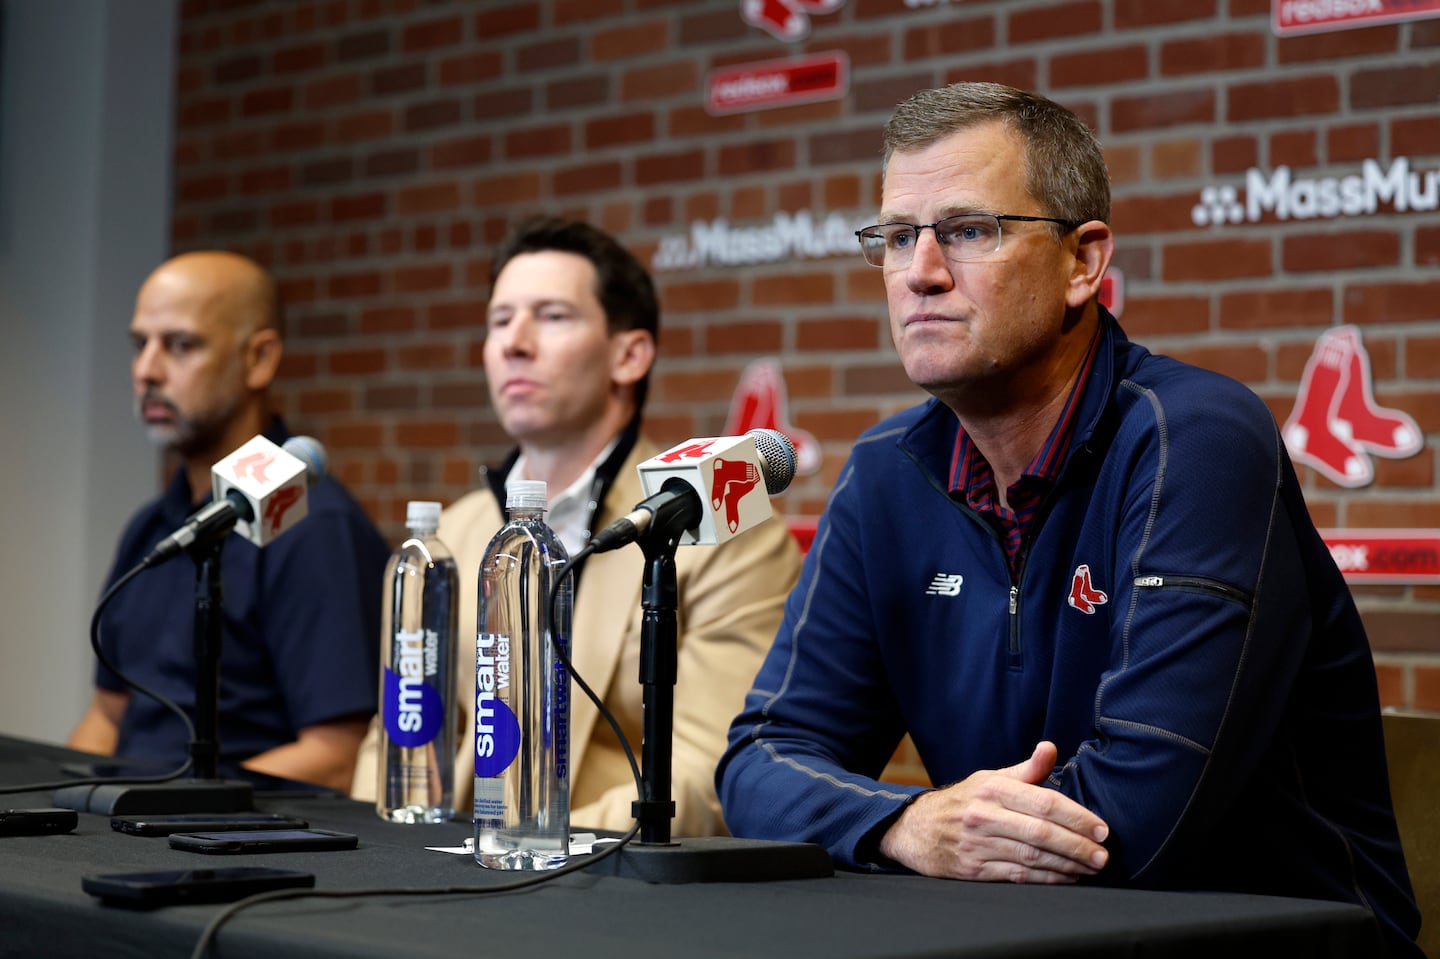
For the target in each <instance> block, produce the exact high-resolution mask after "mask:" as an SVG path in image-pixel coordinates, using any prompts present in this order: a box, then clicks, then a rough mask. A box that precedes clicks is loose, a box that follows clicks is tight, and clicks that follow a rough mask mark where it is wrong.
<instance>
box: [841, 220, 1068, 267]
mask: <svg viewBox="0 0 1440 959" xmlns="http://www.w3.org/2000/svg"><path fill="white" fill-rule="evenodd" d="M1001 220H1019V221H1021V222H1024V223H1058V224H1060V225H1061V226H1063V227H1064V228H1065V232H1067V233H1068V232H1070V231H1071V230H1073V229H1075V228H1076V227H1077V226H1079V225H1080V224H1079V223H1077V222H1075V221H1074V220H1057V219H1056V218H1055V217H1053V216H1009V215H1007V214H1002V213H961V214H958V215H956V216H947V217H945V218H944V219H943V220H936V221H935V222H934V223H877V224H875V225H874V226H867V227H866V228H865V229H863V230H856V231H855V235H856V236H857V237H859V238H860V252H861V253H863V254H864V255H865V262H866V263H869V264H870V265H871V266H878V267H883V268H884V269H887V270H899V269H904V268H905V267H907V266H909V265H910V261H911V260H912V259H913V258H914V256H915V244H917V243H919V242H920V231H921V230H927V229H928V230H931V231H933V232H934V233H935V242H937V243H939V244H940V249H942V250H944V251H945V257H946V259H948V260H950V261H951V262H952V263H958V262H960V261H962V260H974V259H978V258H980V257H982V256H985V255H987V254H990V253H994V252H995V251H996V250H998V249H1000V241H1001V240H1002V239H1003V234H1002V231H1001V229H1000V221H1001Z"/></svg>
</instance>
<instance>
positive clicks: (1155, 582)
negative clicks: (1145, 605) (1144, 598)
mask: <svg viewBox="0 0 1440 959" xmlns="http://www.w3.org/2000/svg"><path fill="white" fill-rule="evenodd" d="M1135 585H1136V586H1164V585H1165V577H1163V576H1136V577H1135Z"/></svg>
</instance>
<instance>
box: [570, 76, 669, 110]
mask: <svg viewBox="0 0 1440 959" xmlns="http://www.w3.org/2000/svg"><path fill="white" fill-rule="evenodd" d="M653 94H654V91H651V96H652V97H653ZM609 99H610V77H609V76H608V75H607V74H603V73H601V74H591V75H589V76H567V77H565V78H564V79H562V80H557V81H555V82H554V83H551V84H549V85H548V86H546V88H545V105H546V106H547V107H548V108H549V109H551V110H563V109H567V108H570V107H592V106H597V105H599V104H603V103H606V102H607V101H609Z"/></svg>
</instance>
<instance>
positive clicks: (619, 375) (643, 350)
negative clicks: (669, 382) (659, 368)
mask: <svg viewBox="0 0 1440 959" xmlns="http://www.w3.org/2000/svg"><path fill="white" fill-rule="evenodd" d="M654 364H655V337H653V336H651V335H650V331H649V330H621V331H620V332H618V333H612V334H610V380H611V381H612V382H613V383H616V384H617V385H620V386H633V385H635V384H636V383H639V382H640V381H641V380H643V379H644V378H645V374H647V373H649V372H650V367H651V366H653V365H654Z"/></svg>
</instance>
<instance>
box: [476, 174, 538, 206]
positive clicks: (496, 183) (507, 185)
mask: <svg viewBox="0 0 1440 959" xmlns="http://www.w3.org/2000/svg"><path fill="white" fill-rule="evenodd" d="M471 190H472V194H471V203H472V204H475V206H480V207H485V206H495V204H503V203H533V202H534V200H536V199H539V197H540V174H539V173H536V171H533V170H531V171H528V173H511V174H504V176H498V177H481V179H478V180H475V183H474V184H472V187H471Z"/></svg>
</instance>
